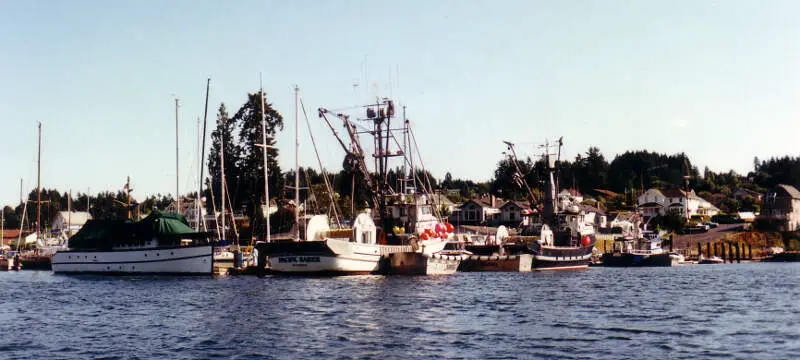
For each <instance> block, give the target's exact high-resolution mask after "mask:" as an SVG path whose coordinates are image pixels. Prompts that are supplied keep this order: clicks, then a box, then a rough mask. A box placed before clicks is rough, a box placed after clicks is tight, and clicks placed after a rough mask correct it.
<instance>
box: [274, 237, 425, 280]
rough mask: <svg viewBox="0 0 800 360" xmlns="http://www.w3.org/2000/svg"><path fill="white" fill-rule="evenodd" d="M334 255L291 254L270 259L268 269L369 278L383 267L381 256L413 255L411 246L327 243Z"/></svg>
mask: <svg viewBox="0 0 800 360" xmlns="http://www.w3.org/2000/svg"><path fill="white" fill-rule="evenodd" d="M325 245H326V246H327V247H328V249H330V251H331V252H332V254H329V255H326V254H313V253H312V254H304V253H296V254H294V253H288V254H275V255H270V256H269V257H268V259H269V268H270V270H272V271H275V272H280V273H297V274H302V273H331V274H370V273H376V272H378V270H379V267H380V261H381V257H382V256H386V255H389V254H393V253H397V252H410V251H411V247H410V246H399V245H377V244H359V243H354V242H350V241H345V240H339V239H326V240H325Z"/></svg>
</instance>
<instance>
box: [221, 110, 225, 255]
mask: <svg viewBox="0 0 800 360" xmlns="http://www.w3.org/2000/svg"><path fill="white" fill-rule="evenodd" d="M222 129H225V124H222ZM219 169H220V173H221V174H222V181H221V184H220V185H221V186H220V187H221V190H220V192H221V197H222V199H221V202H220V204H221V208H222V232H221V233H220V234H221V235H222V236H221V237H220V240H222V239H223V238H224V237H225V186H226V185H225V133H224V130H223V133H222V136H220V147H219Z"/></svg>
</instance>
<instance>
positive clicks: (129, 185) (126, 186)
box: [125, 175, 132, 219]
mask: <svg viewBox="0 0 800 360" xmlns="http://www.w3.org/2000/svg"><path fill="white" fill-rule="evenodd" d="M125 190H127V192H128V203H127V204H126V205H128V206H127V207H128V219H132V218H131V177H130V175H129V176H128V181H126V182H125Z"/></svg>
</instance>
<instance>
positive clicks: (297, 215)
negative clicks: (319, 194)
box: [262, 85, 300, 240]
mask: <svg viewBox="0 0 800 360" xmlns="http://www.w3.org/2000/svg"><path fill="white" fill-rule="evenodd" d="M262 94H263V93H262ZM299 94H300V87H298V86H297V85H295V86H294V224H295V226H296V227H297V233H296V234H295V240H298V239H300V135H299V134H300V125H299V124H300V123H299V122H298V111H299V108H298V106H297V99H298V97H299ZM262 99H263V98H262ZM262 104H263V100H262ZM262 114H263V109H262ZM265 145H266V143H265ZM265 150H266V149H265Z"/></svg>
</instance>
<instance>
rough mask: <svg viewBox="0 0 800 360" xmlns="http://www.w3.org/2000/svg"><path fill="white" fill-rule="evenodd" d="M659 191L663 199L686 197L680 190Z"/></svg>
mask: <svg viewBox="0 0 800 360" xmlns="http://www.w3.org/2000/svg"><path fill="white" fill-rule="evenodd" d="M660 191H661V193H662V194H664V196H665V197H687V195H686V192H685V191H683V190H681V189H674V188H673V189H662V190H660Z"/></svg>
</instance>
